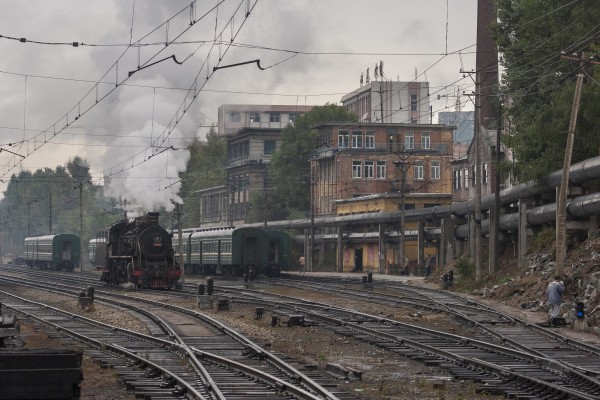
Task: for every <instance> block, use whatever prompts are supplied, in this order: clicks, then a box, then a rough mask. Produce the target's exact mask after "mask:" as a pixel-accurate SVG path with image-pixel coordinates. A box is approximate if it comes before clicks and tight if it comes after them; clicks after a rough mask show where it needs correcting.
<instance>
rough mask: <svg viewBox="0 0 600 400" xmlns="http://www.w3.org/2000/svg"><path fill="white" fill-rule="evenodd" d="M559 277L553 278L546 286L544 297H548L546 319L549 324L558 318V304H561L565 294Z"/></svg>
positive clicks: (563, 285)
mask: <svg viewBox="0 0 600 400" xmlns="http://www.w3.org/2000/svg"><path fill="white" fill-rule="evenodd" d="M560 278H561V277H560V275H557V276H555V277H554V280H553V281H552V282H550V283H549V284H548V287H547V288H546V295H547V296H548V305H549V306H550V309H549V310H548V317H549V318H550V323H552V320H553V319H554V318H558V316H559V314H560V303H561V302H562V295H563V293H564V292H565V284H564V283H563V281H561V280H560Z"/></svg>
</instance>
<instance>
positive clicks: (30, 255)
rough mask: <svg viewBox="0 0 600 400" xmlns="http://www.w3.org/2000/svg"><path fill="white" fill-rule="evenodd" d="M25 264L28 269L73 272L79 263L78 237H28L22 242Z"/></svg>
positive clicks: (79, 247) (64, 235)
mask: <svg viewBox="0 0 600 400" xmlns="http://www.w3.org/2000/svg"><path fill="white" fill-rule="evenodd" d="M23 252H24V258H25V262H26V264H27V265H28V266H29V267H30V268H33V267H38V268H46V269H54V270H65V271H73V270H74V269H75V267H76V266H77V265H79V262H80V255H81V253H80V252H81V244H80V240H79V236H77V235H73V234H69V233H62V234H58V235H44V236H29V237H26V238H25V240H24V242H23Z"/></svg>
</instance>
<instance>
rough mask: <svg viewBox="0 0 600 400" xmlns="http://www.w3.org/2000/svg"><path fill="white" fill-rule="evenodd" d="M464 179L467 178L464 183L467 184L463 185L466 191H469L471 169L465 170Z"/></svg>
mask: <svg viewBox="0 0 600 400" xmlns="http://www.w3.org/2000/svg"><path fill="white" fill-rule="evenodd" d="M463 177H464V178H465V182H464V183H465V184H464V185H463V187H464V188H465V189H468V188H469V168H465V170H464V174H463Z"/></svg>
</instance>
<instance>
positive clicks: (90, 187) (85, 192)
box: [0, 157, 120, 254]
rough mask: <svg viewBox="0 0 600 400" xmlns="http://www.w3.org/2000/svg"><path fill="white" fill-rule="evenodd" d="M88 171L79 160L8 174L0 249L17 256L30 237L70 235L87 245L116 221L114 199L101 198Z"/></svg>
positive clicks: (0, 214) (1, 205)
mask: <svg viewBox="0 0 600 400" xmlns="http://www.w3.org/2000/svg"><path fill="white" fill-rule="evenodd" d="M100 191H101V187H99V186H96V185H94V184H93V182H92V180H91V174H90V167H89V164H88V163H87V161H85V160H83V159H81V158H80V157H75V158H74V159H72V160H69V161H68V162H67V164H66V166H64V167H63V166H58V167H56V169H54V170H53V169H50V168H44V169H38V170H36V171H35V172H30V171H21V172H19V174H15V175H12V176H11V178H10V181H9V182H8V185H7V188H6V190H5V192H4V198H3V199H2V202H0V223H1V224H2V228H3V229H2V230H3V232H5V234H4V235H2V241H1V242H0V245H1V246H2V251H4V252H6V253H13V252H14V254H19V253H20V251H21V246H22V243H23V239H24V238H25V237H26V236H29V235H40V234H50V233H74V234H77V235H81V232H82V228H83V237H82V239H83V242H84V251H86V249H87V246H85V243H87V242H88V241H89V239H90V238H92V237H95V235H96V233H97V232H98V231H100V230H103V229H104V228H105V227H106V226H108V225H110V224H112V223H114V222H115V220H117V219H118V218H120V214H119V213H116V212H115V209H114V205H115V201H114V200H110V199H106V198H104V197H103V196H101V195H100Z"/></svg>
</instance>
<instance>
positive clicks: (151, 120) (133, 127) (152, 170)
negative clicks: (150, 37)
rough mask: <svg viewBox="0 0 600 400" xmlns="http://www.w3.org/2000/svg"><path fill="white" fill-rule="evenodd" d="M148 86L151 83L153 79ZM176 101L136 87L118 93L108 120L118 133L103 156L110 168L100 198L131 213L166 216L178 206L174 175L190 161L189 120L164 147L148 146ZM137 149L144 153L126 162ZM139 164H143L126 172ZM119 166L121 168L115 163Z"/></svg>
mask: <svg viewBox="0 0 600 400" xmlns="http://www.w3.org/2000/svg"><path fill="white" fill-rule="evenodd" d="M159 80H160V79H159ZM142 84H143V82H142ZM153 84H154V85H156V84H157V83H156V78H155V79H154V80H153ZM164 85H165V86H167V85H168V83H166V82H164ZM180 102H181V93H179V94H177V93H170V92H169V93H165V92H164V91H158V90H156V91H153V90H152V89H151V88H140V89H136V90H126V91H122V92H121V94H120V95H119V98H118V100H117V102H116V104H112V110H114V111H113V112H112V119H113V121H118V122H119V126H120V132H119V133H118V137H117V139H116V140H115V141H114V142H113V143H112V146H111V150H110V151H109V152H107V153H106V154H105V156H104V161H103V164H104V168H105V172H106V171H109V169H110V172H109V173H108V175H109V177H110V179H109V180H108V181H109V182H110V183H109V184H108V185H107V187H106V194H107V195H109V196H114V197H117V198H121V199H123V200H126V202H127V204H128V205H129V206H130V207H129V208H130V210H131V211H134V212H135V211H137V212H145V211H154V210H157V209H159V208H160V207H164V208H165V209H166V210H168V211H170V210H172V209H173V208H174V207H175V206H174V202H175V203H181V198H180V197H179V195H178V191H179V188H180V186H181V185H180V183H179V173H180V172H182V171H185V169H186V163H187V161H188V159H189V157H190V153H189V151H188V150H187V145H188V144H189V143H190V142H191V141H192V140H193V139H194V137H195V136H196V124H195V123H194V121H193V119H192V118H191V116H190V115H188V114H186V115H185V116H184V117H183V118H182V119H181V121H180V122H179V124H178V125H177V127H176V128H175V129H174V130H173V131H172V132H171V134H170V135H169V138H168V139H167V140H166V141H164V143H162V144H160V143H158V146H155V147H152V143H153V142H156V138H157V137H161V135H162V137H164V135H165V133H164V132H165V126H166V124H167V123H168V121H169V120H170V119H171V118H172V117H173V115H174V114H175V110H176V109H177V107H178V106H179V104H180ZM153 110H154V111H153ZM161 141H162V140H161ZM143 149H147V150H146V151H145V153H144V154H143V155H138V156H135V158H134V159H133V160H132V159H131V156H132V155H133V154H137V153H138V152H140V151H141V150H143ZM123 160H128V161H123ZM142 160H145V161H144V162H143V163H141V164H140V165H136V166H133V167H132V164H138V163H139V162H140V161H142ZM120 161H123V162H122V164H118V162H120ZM121 169H123V171H121ZM128 214H129V213H128ZM130 216H135V215H130Z"/></svg>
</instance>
